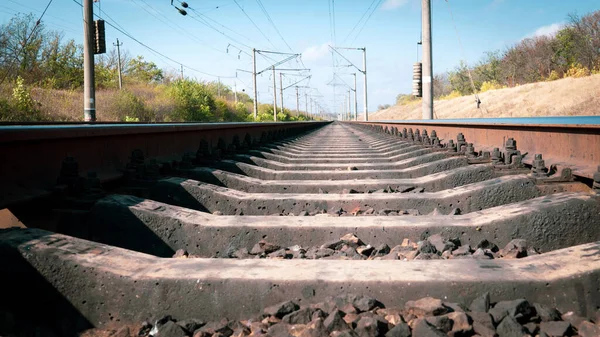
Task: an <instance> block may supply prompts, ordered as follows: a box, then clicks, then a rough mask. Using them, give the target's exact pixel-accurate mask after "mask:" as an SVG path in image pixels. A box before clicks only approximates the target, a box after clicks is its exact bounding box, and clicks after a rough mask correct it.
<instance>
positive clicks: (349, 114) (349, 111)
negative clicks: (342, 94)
mask: <svg viewBox="0 0 600 337" xmlns="http://www.w3.org/2000/svg"><path fill="white" fill-rule="evenodd" d="M351 93H352V89H348V120H350V121H351V120H352V96H350V94H351Z"/></svg>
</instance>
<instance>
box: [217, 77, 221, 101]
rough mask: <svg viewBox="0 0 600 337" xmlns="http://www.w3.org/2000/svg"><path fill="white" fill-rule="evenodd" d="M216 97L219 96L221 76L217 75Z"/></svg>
mask: <svg viewBox="0 0 600 337" xmlns="http://www.w3.org/2000/svg"><path fill="white" fill-rule="evenodd" d="M217 97H219V98H220V97H221V77H220V76H217Z"/></svg>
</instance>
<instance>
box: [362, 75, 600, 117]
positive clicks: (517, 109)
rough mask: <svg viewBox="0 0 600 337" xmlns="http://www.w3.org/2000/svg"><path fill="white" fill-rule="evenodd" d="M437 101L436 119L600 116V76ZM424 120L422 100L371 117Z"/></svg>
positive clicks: (528, 85) (529, 85) (394, 107)
mask: <svg viewBox="0 0 600 337" xmlns="http://www.w3.org/2000/svg"><path fill="white" fill-rule="evenodd" d="M479 97H480V99H481V101H482V104H481V109H477V107H476V105H475V98H474V96H463V97H458V98H454V99H449V100H438V101H435V117H436V118H440V119H441V118H444V119H446V118H493V117H536V116H592V115H600V75H592V76H587V77H582V78H564V79H560V80H556V81H552V82H538V83H531V84H526V85H522V86H518V87H514V88H507V89H499V90H490V91H487V92H484V93H481V94H480V95H479ZM390 119H421V104H420V101H419V102H416V103H411V104H407V105H396V106H393V107H391V108H389V109H385V110H381V111H378V112H376V113H373V114H372V115H370V116H369V120H390Z"/></svg>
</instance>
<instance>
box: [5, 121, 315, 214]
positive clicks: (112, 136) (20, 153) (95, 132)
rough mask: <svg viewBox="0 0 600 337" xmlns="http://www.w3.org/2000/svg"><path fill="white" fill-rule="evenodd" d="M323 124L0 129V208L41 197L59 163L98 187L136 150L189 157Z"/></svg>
mask: <svg viewBox="0 0 600 337" xmlns="http://www.w3.org/2000/svg"><path fill="white" fill-rule="evenodd" d="M325 123H326V122H287V123H170V124H129V123H127V124H124V123H121V124H111V123H108V124H95V125H87V124H84V123H66V124H61V125H4V126H0V160H1V161H2V165H0V186H1V187H0V208H2V207H1V206H3V205H7V204H10V203H12V202H13V201H21V200H28V199H30V198H32V197H35V196H38V195H44V194H47V191H48V188H51V187H52V186H53V185H54V184H55V183H56V179H57V177H58V174H59V172H60V169H61V164H62V162H63V160H64V159H65V158H66V157H68V156H70V157H73V158H75V159H76V160H77V163H78V166H79V172H81V173H82V174H85V172H87V171H95V172H96V173H97V175H98V178H99V179H100V180H101V181H102V182H107V181H111V180H115V179H118V178H120V177H121V176H122V175H123V170H124V168H125V167H126V164H127V163H128V162H129V158H130V156H131V152H132V151H133V150H135V149H141V150H142V151H143V152H144V154H145V155H146V156H147V157H148V158H159V159H163V160H165V161H168V160H173V159H181V156H182V155H183V154H185V153H195V152H196V151H197V150H198V148H199V145H200V141H201V140H204V141H206V142H208V144H209V146H210V147H211V148H214V147H216V146H217V143H218V141H219V139H223V140H224V141H225V143H226V144H231V143H232V140H233V138H234V136H237V137H239V140H240V141H244V138H245V137H246V135H247V134H248V135H250V136H251V137H252V138H253V139H259V138H260V137H261V134H262V133H263V132H267V133H268V132H279V131H281V130H293V129H309V128H314V127H318V126H320V125H323V124H325Z"/></svg>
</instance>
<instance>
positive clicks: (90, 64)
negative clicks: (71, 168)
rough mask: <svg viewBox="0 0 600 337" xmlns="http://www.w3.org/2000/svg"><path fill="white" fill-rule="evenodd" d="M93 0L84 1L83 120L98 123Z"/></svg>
mask: <svg viewBox="0 0 600 337" xmlns="http://www.w3.org/2000/svg"><path fill="white" fill-rule="evenodd" d="M92 1H93V0H83V119H84V120H85V121H86V122H95V121H96V87H95V85H96V83H95V78H94V44H95V38H94V37H95V36H96V32H95V29H94V25H93V23H94V6H93V3H92Z"/></svg>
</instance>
